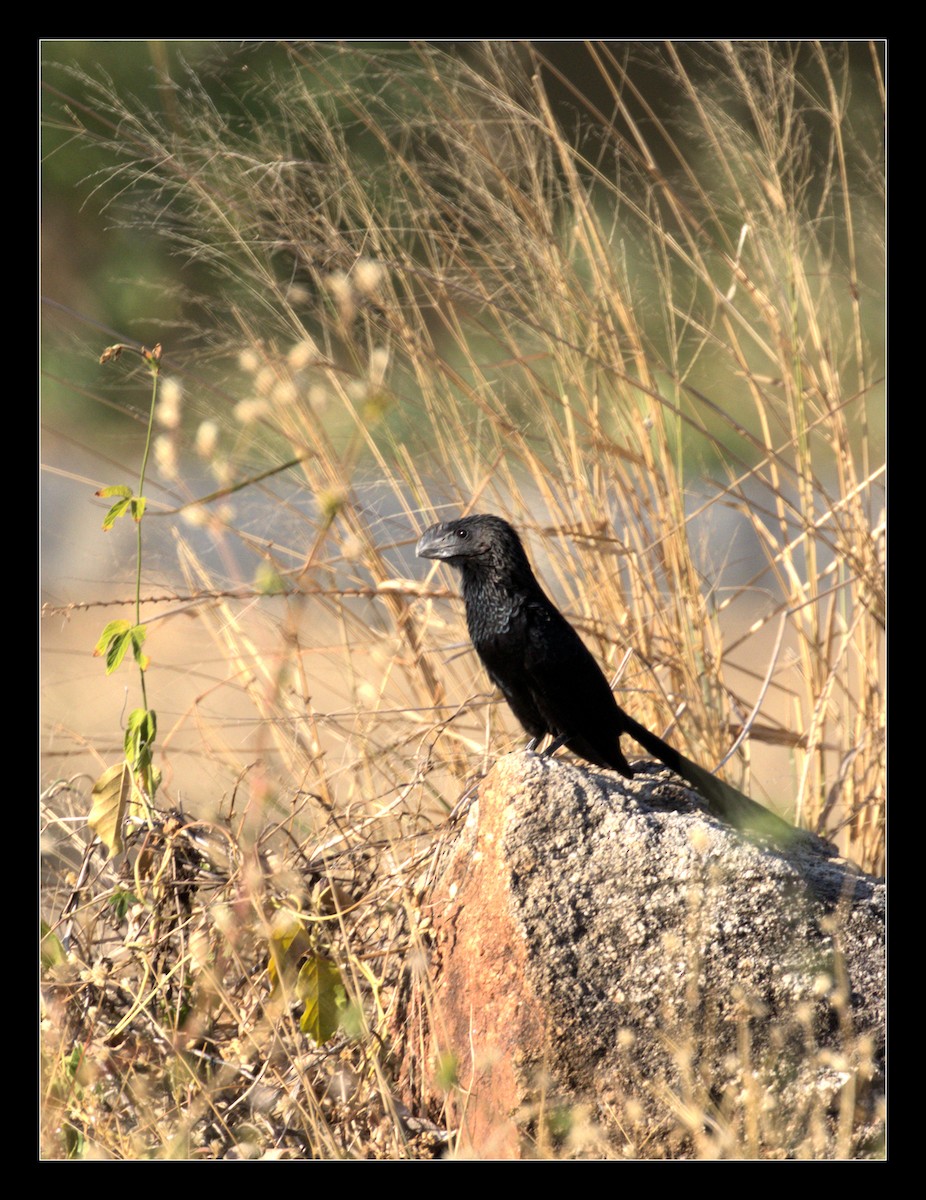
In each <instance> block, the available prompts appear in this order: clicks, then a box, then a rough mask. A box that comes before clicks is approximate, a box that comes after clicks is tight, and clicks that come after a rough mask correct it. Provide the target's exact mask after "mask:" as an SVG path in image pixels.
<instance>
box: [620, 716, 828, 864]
mask: <svg viewBox="0 0 926 1200" xmlns="http://www.w3.org/2000/svg"><path fill="white" fill-rule="evenodd" d="M624 716H625V718H626V722H625V731H626V732H627V733H628V734H629V735H630V736H631V737H632V738H634V739H635V740H636V741H638V742H639V743H640V745H641V746H642V747H643V749H644V750H648V751H649V753H650V754H652V755H653V757H654V758H658V759H659V761H660V762H661V763H664V764H665V765H666V766H667V767H669V768H670V769H671V770H673V771H674V772H675V773H676V775H681V777H682V779H684V780H685V782H686V783H690V784H691V786H692V787H693V788H694V789H695V791H696V792H698V794H699V795H700V796H702V797H703V798H704V799H705V800H706V801H707V804H708V807H709V808H710V810H711V812H712V813H713V814H714V815H715V816H717V817H720V818H721V820H724V821H726V822H727V823H728V824H729V825H733V826H734V827H735V828H736V829H740V830H743V831H744V832H751V833H760V834H763V835H764V836H766V837H771V838H774V839H775V841H776V842H778V843H779V845H782V846H787V845H790V844H793V843H794V842H795V841H798V840H801V841H806V840H808V838H811V839H813V841H814V842H818V843H819V844H820V845H821V846H828V843H825V842H821V841H820V840H819V839H817V838H815V837H814V836H813V835H812V834H808V833H806V831H804V830H802V829H798V828H796V826H794V825H790V824H789V823H788V822H787V821H784V820H782V818H781V817H778V816H776V815H775V813H773V812H772V811H771V809H768V808H765V807H764V806H763V805H761V804H757V803H756V801H755V800H750V798H749V797H748V796H746V795H744V794H743V793H742V792H740V791H737V789H736V788H735V787H731V786H730V784H728V783H724V781H723V780H722V779H718V778H717V776H716V775H712V774H711V773H710V772H709V771H705V770H704V769H703V767H699V766H698V764H697V763H693V762H692V761H691V759H690V758H686V757H685V756H684V754H679V752H678V751H677V750H676V749H675V748H674V747H673V746H670V745H669V743H668V742H664V741H663V740H662V738H661V737H657V736H656V734H655V733H650V731H649V730H648V729H646V728H644V726H642V725H640V724H639V723H638V722H637V721H635V720H634V719H633V717H629V716H627V714H626V713H625V714H624ZM829 849H832V847H829Z"/></svg>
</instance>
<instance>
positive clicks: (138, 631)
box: [129, 625, 151, 671]
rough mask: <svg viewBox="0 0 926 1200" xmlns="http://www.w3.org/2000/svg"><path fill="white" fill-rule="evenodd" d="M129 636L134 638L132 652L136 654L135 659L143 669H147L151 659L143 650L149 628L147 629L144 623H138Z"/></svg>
mask: <svg viewBox="0 0 926 1200" xmlns="http://www.w3.org/2000/svg"><path fill="white" fill-rule="evenodd" d="M129 636H130V637H131V639H132V653H133V654H134V655H135V661H136V662H137V663H138V666H139V668H140V669H141V670H142V671H147V670H148V667H149V666H150V664H151V659H150V658H149V657H148V655H147V654H145V653H144V652H143V650H142V646H143V645H144V641H145V638H146V637H147V636H148V631H147V629H145V627H144V625H136V626H135V627H134V628H133V629H132V631H131V633H130V635H129Z"/></svg>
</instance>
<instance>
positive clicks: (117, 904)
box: [109, 888, 140, 921]
mask: <svg viewBox="0 0 926 1200" xmlns="http://www.w3.org/2000/svg"><path fill="white" fill-rule="evenodd" d="M138 903H140V902H139V899H138V897H137V896H136V895H135V893H134V892H129V891H126V889H125V888H117V889H116V891H115V892H113V894H112V896H111V897H110V900H109V904H110V907H111V908H112V910H113V912H114V913H115V916H116V920H117V921H124V920H125V917H126V913H128V911H129V909H130V908H131V907H132V905H133V904H138Z"/></svg>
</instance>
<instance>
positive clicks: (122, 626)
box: [93, 620, 132, 658]
mask: <svg viewBox="0 0 926 1200" xmlns="http://www.w3.org/2000/svg"><path fill="white" fill-rule="evenodd" d="M131 628H132V626H131V625H130V624H129V622H128V621H125V620H122V621H110V622H109V624H108V625H107V626H106V627H105V628H104V630H103V632H102V633H101V634H100V640H99V641H98V642H97V644H96V647H95V648H94V651H93V653H94V656H95V657H96V658H99V657H100V655H101V654H105V653H106V649H107V647H108V646H109V643H110V642H111V641H112V640H113V638H114V637H119V636H120V635H121V634H123V633H127V632H128V631H129V630H130V629H131Z"/></svg>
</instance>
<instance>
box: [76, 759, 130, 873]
mask: <svg viewBox="0 0 926 1200" xmlns="http://www.w3.org/2000/svg"><path fill="white" fill-rule="evenodd" d="M133 790H134V787H133V784H132V771H131V769H130V767H129V764H128V763H125V762H121V763H118V764H117V765H116V766H115V767H109V768H108V769H107V770H105V771H104V772H103V774H102V775H101V776H100V777H99V779H98V780H97V781H96V783H95V784H94V785H93V793H92V795H93V804H92V805H91V808H90V815H89V816H88V817H87V824H88V825H89V826H90V828H91V829H92V830H93V832H94V833H95V834H96V835H97V837H98V838H99V839H100V841H101V842H102V843H103V845H104V846H105V847H106V849H107V852H108V853H109V857H110V858H112V857H113V855H115V854H118V853H119V852H120V851H121V850H122V826H123V824H124V822H125V814H126V811H127V810H128V806H129V802H130V801H131V799H132V792H133Z"/></svg>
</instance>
